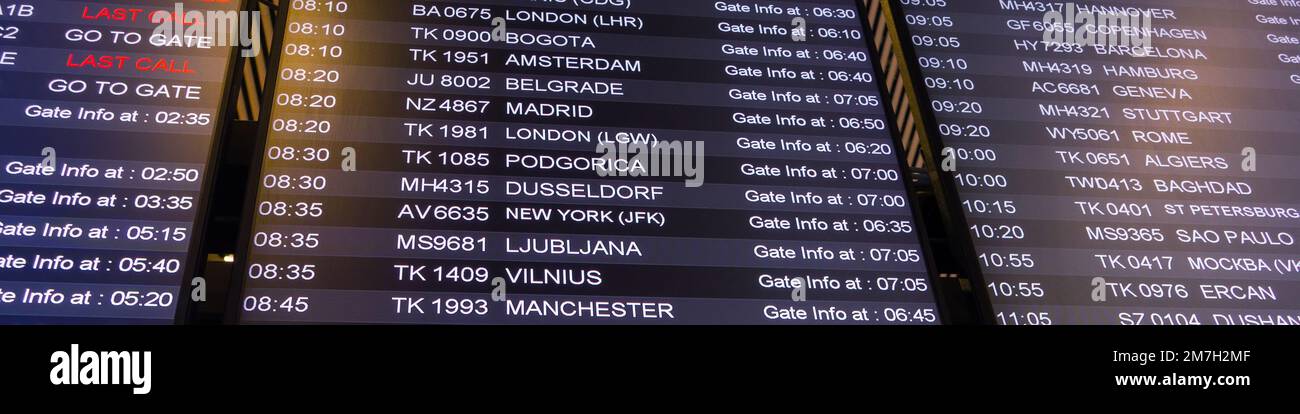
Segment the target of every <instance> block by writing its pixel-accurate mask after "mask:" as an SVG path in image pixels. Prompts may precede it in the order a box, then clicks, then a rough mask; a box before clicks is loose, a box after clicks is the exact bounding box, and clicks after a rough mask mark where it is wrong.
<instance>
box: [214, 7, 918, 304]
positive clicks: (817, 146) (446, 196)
mask: <svg viewBox="0 0 1300 414" xmlns="http://www.w3.org/2000/svg"><path fill="white" fill-rule="evenodd" d="M286 3H291V4H289V5H288V10H287V17H286V19H287V22H286V24H285V35H284V39H283V47H282V48H281V49H282V50H281V51H280V53H281V57H280V59H281V60H280V63H279V68H278V69H277V72H276V74H275V77H276V80H275V81H276V85H275V86H274V90H273V93H272V94H271V95H270V96H269V99H270V102H272V103H273V109H271V110H270V116H269V117H268V119H267V129H268V131H267V132H266V134H267V135H266V140H265V148H264V152H263V153H262V156H263V160H262V166H261V173H260V174H259V175H258V176H257V177H256V181H257V182H256V184H255V187H256V189H257V197H256V200H255V201H254V203H253V204H254V205H253V206H252V207H251V208H250V210H251V211H250V214H251V215H253V216H254V217H255V218H254V219H253V223H252V228H251V230H250V231H248V232H246V233H247V234H246V237H245V239H246V247H247V249H248V250H247V254H245V255H242V256H246V259H241V260H242V261H243V263H242V265H241V270H242V272H243V274H242V275H241V279H242V284H243V289H242V295H240V296H239V297H237V298H236V300H237V302H238V306H239V307H240V309H241V312H240V315H241V317H240V320H241V322H244V323H394V324H395V323H416V324H477V323H485V324H599V323H609V324H769V323H770V324H934V323H939V322H940V321H939V314H938V311H937V309H936V307H935V300H934V295H933V293H932V291H931V283H930V280H929V277H928V273H929V272H928V267H929V266H928V265H927V259H926V257H925V255H924V252H923V249H922V247H921V244H920V239H919V237H918V235H919V234H920V233H921V231H920V228H919V225H918V223H917V222H916V221H915V220H914V216H913V210H912V206H911V203H910V202H909V200H908V198H907V192H906V186H907V184H906V182H905V176H904V174H903V173H902V172H901V171H900V168H899V165H900V161H899V156H898V154H897V152H896V150H895V147H894V138H893V137H892V136H891V135H892V134H891V132H890V131H891V127H890V125H889V123H888V119H887V117H886V115H885V110H884V107H883V105H884V103H883V102H882V98H881V96H880V91H879V90H878V89H877V87H878V80H877V78H876V77H877V72H876V69H875V67H874V65H873V53H872V52H871V51H870V50H869V49H868V45H869V39H868V38H869V36H870V34H869V33H867V32H865V31H864V30H863V23H862V20H861V11H860V10H859V5H858V4H857V2H855V1H852V0H842V1H760V2H709V1H694V0H670V1H665V0H656V1H649V0H605V1H562V0H561V1H483V0H479V1H324V0H316V1H311V0H295V1H292V2H286ZM646 157H651V158H646Z"/></svg>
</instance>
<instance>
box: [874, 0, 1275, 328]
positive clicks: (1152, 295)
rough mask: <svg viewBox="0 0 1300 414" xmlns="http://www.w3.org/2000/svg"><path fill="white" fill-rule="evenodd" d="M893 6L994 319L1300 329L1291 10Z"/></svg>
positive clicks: (990, 3) (1102, 4)
mask: <svg viewBox="0 0 1300 414" xmlns="http://www.w3.org/2000/svg"><path fill="white" fill-rule="evenodd" d="M895 4H898V5H900V6H901V13H900V14H901V16H899V17H900V19H901V21H900V24H905V25H906V27H907V28H908V30H909V31H910V35H909V36H908V38H907V39H906V40H905V41H908V42H910V43H912V44H913V45H915V50H916V55H917V60H918V61H919V62H917V63H918V64H919V66H918V67H919V68H920V70H921V72H922V73H923V76H922V77H921V80H920V82H923V83H924V85H923V86H924V87H925V90H926V91H927V92H928V94H929V97H930V101H931V102H929V103H928V104H930V108H927V109H929V110H932V111H934V115H935V118H936V119H937V122H936V123H937V131H936V132H937V133H938V134H939V138H940V139H942V140H943V142H944V145H947V146H951V148H952V149H954V151H953V152H952V153H950V154H948V155H950V156H951V157H950V159H951V160H953V161H955V162H956V164H955V165H956V170H955V172H954V174H955V181H956V185H957V188H958V192H959V193H960V200H959V201H960V207H961V209H962V210H964V212H965V214H966V217H967V221H968V224H969V226H970V228H969V229H967V230H969V232H970V235H971V237H972V238H973V241H974V245H975V248H976V254H977V255H978V257H976V258H975V259H976V260H977V261H978V265H979V266H980V267H981V268H982V269H983V276H984V279H985V280H984V282H985V283H986V285H985V286H984V288H985V289H986V290H987V292H988V295H989V297H990V298H991V302H992V305H993V310H994V315H993V316H994V317H995V320H996V322H997V323H1000V324H1008V325H1045V324H1132V325H1145V324H1207V325H1209V324H1236V325H1240V324H1247V325H1249V324H1296V323H1300V281H1298V280H1297V277H1300V247H1298V246H1297V245H1296V232H1297V228H1300V180H1298V178H1300V169H1297V168H1296V166H1297V165H1298V164H1297V162H1300V157H1297V156H1298V155H1300V145H1297V143H1300V141H1298V140H1297V139H1298V138H1300V135H1298V134H1300V39H1298V37H1300V2H1297V1H1294V0H1197V1H1189V0H1133V1H1086V2H1078V3H1077V4H1075V3H1066V2H1038V1H1010V0H1007V1H998V0H982V1H965V0H963V1H957V0H897V1H896V2H895ZM1049 12H1060V14H1059V15H1056V16H1055V19H1054V20H1045V17H1047V13H1049ZM1093 13H1096V16H1098V17H1100V16H1102V15H1103V14H1105V15H1110V16H1112V17H1123V16H1143V15H1145V16H1146V17H1149V22H1150V24H1149V25H1147V24H1143V23H1141V19H1131V22H1130V23H1129V24H1128V25H1120V24H1114V23H1115V22H1122V20H1118V19H1116V20H1107V21H1109V22H1112V23H1103V24H1100V25H1099V26H1091V27H1097V28H1098V29H1097V30H1096V33H1103V34H1112V33H1113V34H1118V35H1124V36H1117V37H1116V38H1117V39H1119V38H1127V39H1129V40H1130V43H1129V45H1130V46H1132V45H1134V44H1137V45H1139V46H1141V43H1135V42H1132V41H1133V40H1140V39H1142V38H1144V37H1149V39H1150V40H1151V42H1150V44H1149V45H1148V46H1143V47H1139V48H1134V47H1123V43H1101V44H1087V43H1086V42H1078V41H1077V40H1080V39H1084V40H1087V38H1086V37H1073V35H1074V34H1083V33H1086V31H1078V30H1076V31H1074V32H1068V31H1065V30H1064V29H1065V28H1066V27H1072V28H1075V29H1079V28H1085V27H1089V26H1086V25H1087V24H1088V22H1087V21H1085V20H1082V16H1085V15H1093ZM1100 21H1102V20H1093V22H1100ZM1044 22H1047V23H1049V25H1047V26H1045V25H1044ZM1093 24H1094V25H1095V24H1096V23H1093ZM1045 30H1061V31H1064V32H1063V33H1064V34H1068V35H1070V36H1071V37H1068V38H1067V37H1064V36H1060V37H1057V38H1053V39H1052V40H1062V39H1073V40H1076V41H1075V42H1067V41H1056V42H1046V41H1045V39H1044V31H1045ZM1066 32H1068V33H1066Z"/></svg>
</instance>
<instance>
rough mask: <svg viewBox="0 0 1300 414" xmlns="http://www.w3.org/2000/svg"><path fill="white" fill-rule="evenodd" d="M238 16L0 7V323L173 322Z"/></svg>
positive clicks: (210, 4) (172, 9)
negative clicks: (218, 26)
mask: <svg viewBox="0 0 1300 414" xmlns="http://www.w3.org/2000/svg"><path fill="white" fill-rule="evenodd" d="M236 3H238V2H235V1H217V0H213V1H185V2H175V1H130V2H125V1H122V2H114V1H55V0H40V1H6V2H0V137H2V139H0V163H3V167H4V171H3V174H0V323H41V324H44V323H80V324H91V323H109V324H128V323H172V322H173V320H174V319H176V315H177V309H178V303H179V302H180V301H181V299H182V297H186V298H187V297H188V296H182V295H181V291H180V288H181V285H182V280H183V278H184V275H186V274H188V273H187V272H189V271H190V270H191V269H192V268H193V266H194V265H195V264H194V263H191V261H192V257H194V256H195V255H193V254H192V253H193V252H194V248H193V247H191V246H193V245H194V244H193V242H194V240H195V238H196V237H195V232H196V228H195V227H196V223H198V222H199V221H200V220H199V217H200V212H201V211H202V210H203V208H202V205H203V200H202V194H203V188H204V185H205V177H206V176H207V174H208V170H209V168H208V166H207V165H208V163H209V159H210V156H211V152H212V148H213V142H214V139H215V136H216V134H217V133H216V131H217V125H218V122H219V119H218V118H219V115H220V113H221V112H220V108H222V105H223V100H224V97H225V96H226V94H225V93H224V85H225V83H226V82H225V80H226V77H227V74H228V73H229V66H230V63H231V56H232V49H231V48H229V47H222V45H227V43H221V42H218V41H217V38H216V37H215V36H210V35H209V34H210V33H212V32H209V31H207V30H203V29H205V28H204V27H197V28H195V29H193V30H187V29H189V28H192V27H195V26H197V25H201V24H203V22H207V21H209V20H207V17H208V16H210V15H213V13H236V12H237V11H238V4H236ZM174 16H190V19H189V20H185V19H175V18H174ZM221 16H224V17H229V16H230V15H226V14H222V15H221ZM164 25H166V26H168V27H166V28H164V27H163V26H164ZM172 29H176V30H172Z"/></svg>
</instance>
